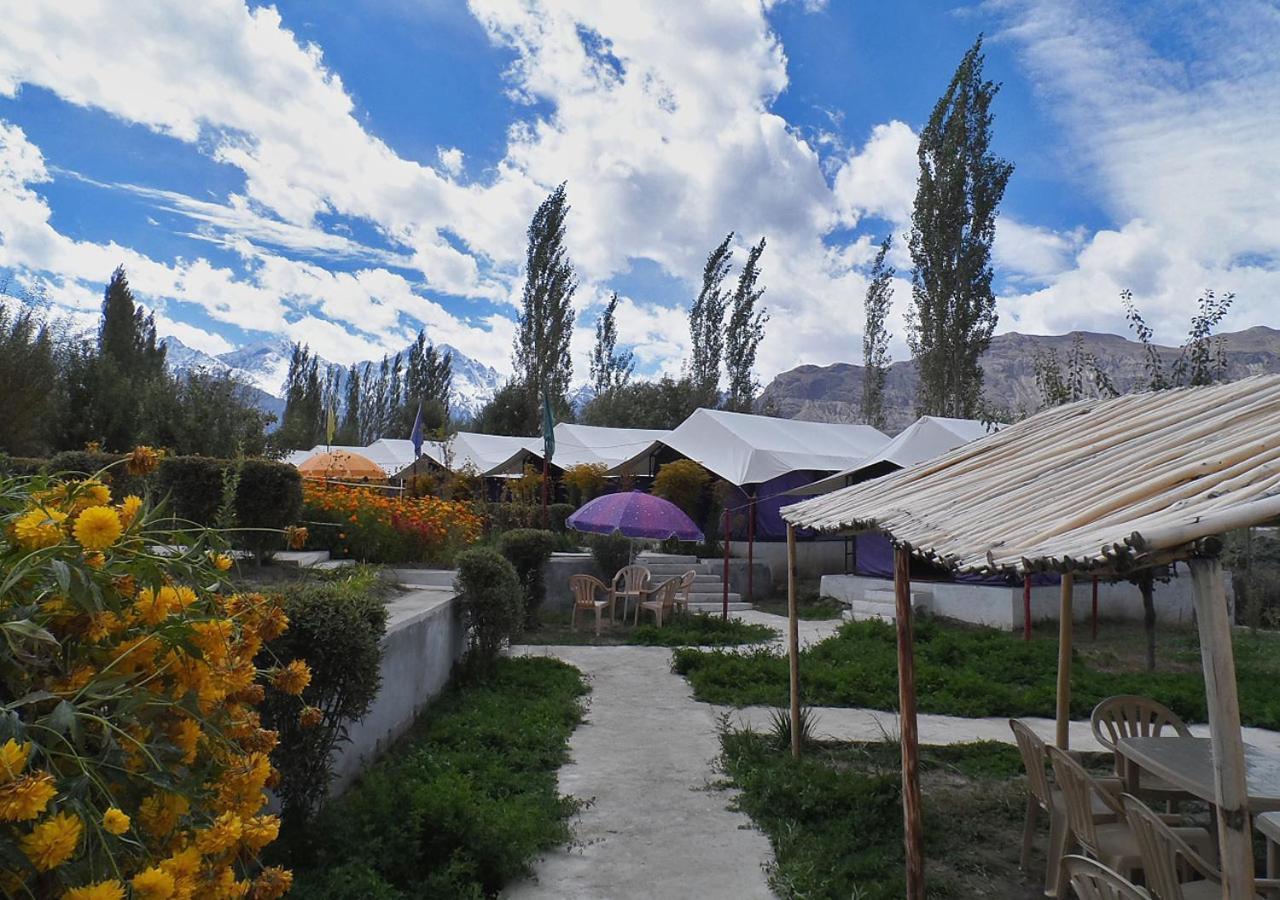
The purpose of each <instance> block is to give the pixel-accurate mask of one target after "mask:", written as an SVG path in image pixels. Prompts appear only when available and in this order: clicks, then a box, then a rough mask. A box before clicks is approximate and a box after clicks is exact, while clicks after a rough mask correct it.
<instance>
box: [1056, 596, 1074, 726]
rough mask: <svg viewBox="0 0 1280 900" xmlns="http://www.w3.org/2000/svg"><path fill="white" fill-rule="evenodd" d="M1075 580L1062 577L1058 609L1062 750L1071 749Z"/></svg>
mask: <svg viewBox="0 0 1280 900" xmlns="http://www.w3.org/2000/svg"><path fill="white" fill-rule="evenodd" d="M1074 587H1075V580H1074V578H1073V577H1072V575H1071V573H1070V572H1066V573H1064V574H1063V576H1062V600H1061V604H1060V605H1059V608H1058V616H1059V619H1058V735H1057V737H1058V740H1057V744H1058V746H1059V747H1060V748H1062V749H1063V750H1070V749H1071V631H1072V624H1073V623H1072V621H1071V594H1072V590H1073V588H1074Z"/></svg>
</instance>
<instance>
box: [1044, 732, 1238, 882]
mask: <svg viewBox="0 0 1280 900" xmlns="http://www.w3.org/2000/svg"><path fill="white" fill-rule="evenodd" d="M1048 753H1049V761H1050V762H1051V763H1053V775H1054V778H1055V780H1056V781H1057V782H1058V787H1059V788H1060V789H1061V790H1062V797H1063V800H1064V801H1065V802H1066V806H1067V824H1068V825H1069V826H1070V828H1071V835H1072V837H1073V838H1075V840H1076V842H1077V843H1078V844H1079V845H1080V847H1081V849H1082V850H1083V851H1084V852H1085V854H1087V855H1088V856H1091V857H1093V858H1094V859H1096V860H1098V862H1100V863H1102V864H1103V865H1104V866H1107V867H1108V868H1110V869H1114V870H1115V871H1117V872H1123V873H1125V874H1132V873H1134V872H1140V871H1141V870H1142V850H1141V849H1140V848H1139V847H1138V836H1137V835H1136V834H1135V833H1134V831H1133V829H1132V828H1131V827H1130V826H1129V823H1128V822H1126V821H1125V818H1124V805H1123V804H1122V803H1121V802H1120V800H1119V799H1118V798H1116V797H1114V796H1113V795H1112V794H1111V793H1109V792H1108V791H1107V790H1106V789H1105V788H1103V787H1102V785H1100V784H1099V783H1098V782H1097V780H1095V779H1094V777H1093V776H1092V775H1090V774H1089V773H1088V772H1086V771H1085V769H1084V767H1083V766H1081V765H1080V763H1078V762H1076V761H1075V760H1074V759H1072V758H1071V756H1070V755H1069V754H1067V753H1064V752H1063V751H1062V750H1061V749H1059V748H1057V747H1049V748H1048ZM1094 798H1097V799H1100V800H1102V802H1103V803H1105V804H1106V805H1107V807H1108V808H1109V809H1110V810H1111V811H1112V812H1114V813H1115V815H1116V818H1117V820H1116V821H1114V822H1105V823H1100V822H1098V821H1097V820H1096V819H1095V818H1094V815H1093V800H1094ZM1173 830H1174V833H1175V834H1177V835H1178V836H1179V837H1181V838H1182V839H1183V840H1184V841H1186V842H1187V843H1188V844H1191V845H1192V846H1193V847H1197V848H1198V849H1199V850H1200V851H1201V852H1202V853H1207V854H1211V853H1213V838H1212V837H1211V836H1210V835H1209V832H1207V831H1205V830H1204V829H1203V828H1194V827H1193V828H1185V827H1180V828H1175V829H1173Z"/></svg>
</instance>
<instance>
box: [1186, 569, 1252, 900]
mask: <svg viewBox="0 0 1280 900" xmlns="http://www.w3.org/2000/svg"><path fill="white" fill-rule="evenodd" d="M1190 565H1191V581H1192V586H1193V588H1194V591H1195V609H1196V622H1197V624H1198V627H1199V630H1200V654H1201V662H1202V664H1203V666H1204V691H1205V699H1206V700H1207V701H1208V702H1207V705H1208V708H1209V735H1210V737H1211V738H1212V741H1213V778H1214V792H1215V795H1216V798H1217V799H1216V802H1215V804H1214V805H1215V806H1216V808H1217V817H1218V823H1217V824H1218V849H1219V859H1220V860H1221V865H1222V878H1223V880H1222V888H1223V893H1222V896H1223V898H1225V900H1245V898H1252V897H1253V896H1254V889H1253V836H1252V834H1251V833H1250V831H1251V829H1250V825H1249V804H1248V793H1247V790H1246V787H1245V763H1244V738H1243V736H1242V735H1241V733H1240V699H1239V697H1238V696H1237V694H1236V661H1235V654H1234V652H1233V650H1232V646H1231V619H1230V617H1229V616H1228V615H1227V594H1226V590H1225V588H1224V586H1223V581H1222V565H1221V563H1219V562H1218V560H1216V559H1193V560H1191V563H1190Z"/></svg>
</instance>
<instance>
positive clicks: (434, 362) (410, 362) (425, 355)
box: [399, 331, 453, 436]
mask: <svg viewBox="0 0 1280 900" xmlns="http://www.w3.org/2000/svg"><path fill="white" fill-rule="evenodd" d="M452 389H453V355H452V354H450V353H441V352H440V350H439V349H437V348H436V346H435V345H434V344H432V343H430V342H428V341H427V336H426V332H424V331H419V332H418V337H417V339H416V340H415V341H414V342H413V343H412V344H410V345H409V352H408V353H407V354H406V357H405V371H404V390H405V402H404V414H403V415H402V417H401V420H400V430H401V432H402V434H401V435H399V436H407V435H408V434H409V432H410V431H412V430H413V420H414V419H415V418H416V417H417V415H418V404H419V402H421V403H422V417H423V425H424V428H425V429H426V430H427V431H437V430H439V429H442V428H444V427H445V426H446V425H447V424H448V422H449V394H450V393H451V391H452Z"/></svg>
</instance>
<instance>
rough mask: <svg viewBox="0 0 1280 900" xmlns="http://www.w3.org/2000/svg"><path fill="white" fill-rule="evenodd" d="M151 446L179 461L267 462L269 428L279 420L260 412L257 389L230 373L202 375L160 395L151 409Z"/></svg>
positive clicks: (178, 382) (198, 373) (147, 435)
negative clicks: (256, 459) (180, 457)
mask: <svg viewBox="0 0 1280 900" xmlns="http://www.w3.org/2000/svg"><path fill="white" fill-rule="evenodd" d="M147 411H148V416H147V418H148V420H149V422H150V427H149V429H148V430H147V432H146V433H145V434H144V437H145V439H146V441H147V442H148V443H153V444H159V445H160V446H163V447H168V448H169V449H171V450H173V451H174V452H175V453H177V454H179V455H198V456H214V457H218V458H220V459H232V458H234V457H237V456H240V455H242V454H243V455H244V456H262V455H263V454H264V453H266V451H267V427H268V426H269V425H270V424H271V423H272V422H274V421H275V416H274V415H273V414H271V413H268V412H264V411H262V410H261V409H259V408H258V405H257V404H256V403H255V402H254V397H253V387H252V386H251V385H250V384H248V383H247V382H245V381H244V380H243V379H242V378H241V377H240V376H238V375H233V374H232V373H230V372H209V371H207V370H204V369H197V370H196V371H194V372H188V373H186V374H185V375H184V376H182V377H181V378H179V379H177V380H176V382H175V390H173V391H165V392H160V393H157V394H156V395H154V396H153V397H152V398H151V400H150V403H149V404H148V410H147Z"/></svg>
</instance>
